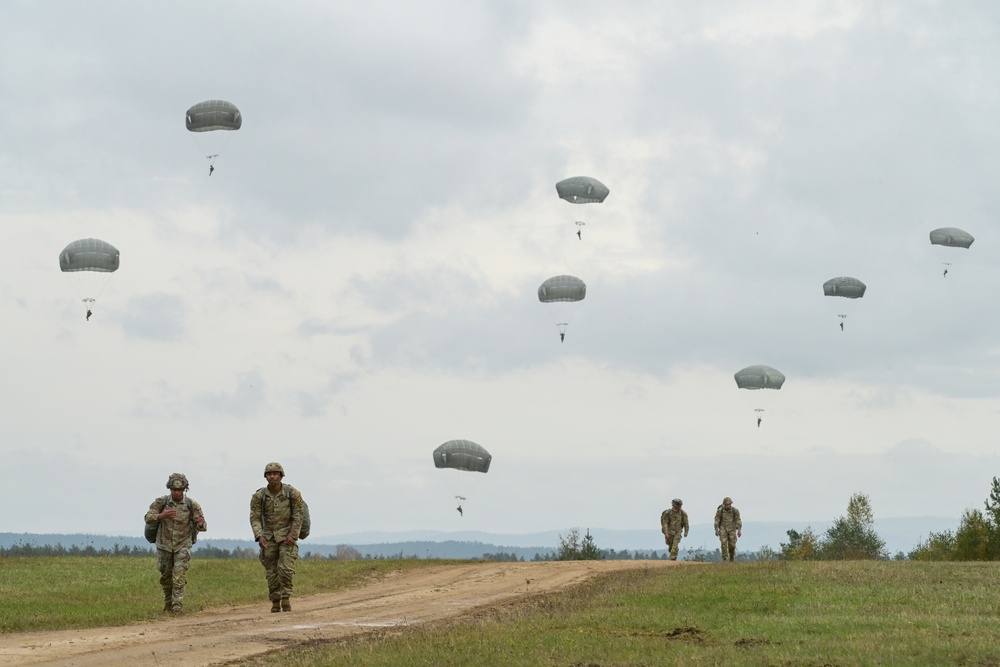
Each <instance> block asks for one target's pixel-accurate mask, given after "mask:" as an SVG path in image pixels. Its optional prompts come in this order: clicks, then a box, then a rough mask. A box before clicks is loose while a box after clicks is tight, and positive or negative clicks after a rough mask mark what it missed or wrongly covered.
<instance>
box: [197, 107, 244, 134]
mask: <svg viewBox="0 0 1000 667" xmlns="http://www.w3.org/2000/svg"><path fill="white" fill-rule="evenodd" d="M185 124H186V125H187V129H188V130H189V131H191V132H212V131H214V130H238V129H240V127H242V126H243V114H241V113H240V110H239V109H237V108H236V105H235V104H233V103H232V102H226V101H225V100H206V101H204V102H199V103H198V104H195V105H194V106H193V107H191V108H190V109H188V110H187V115H186V117H185Z"/></svg>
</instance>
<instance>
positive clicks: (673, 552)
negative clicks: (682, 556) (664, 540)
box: [670, 535, 681, 560]
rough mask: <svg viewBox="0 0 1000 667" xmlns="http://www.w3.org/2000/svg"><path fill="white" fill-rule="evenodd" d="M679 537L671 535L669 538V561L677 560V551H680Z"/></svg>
mask: <svg viewBox="0 0 1000 667" xmlns="http://www.w3.org/2000/svg"><path fill="white" fill-rule="evenodd" d="M680 545H681V536H680V535H671V536H670V560H677V551H678V550H679V549H680Z"/></svg>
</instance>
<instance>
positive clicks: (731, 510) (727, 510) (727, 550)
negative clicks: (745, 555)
mask: <svg viewBox="0 0 1000 667" xmlns="http://www.w3.org/2000/svg"><path fill="white" fill-rule="evenodd" d="M715 535H716V537H718V538H719V541H720V542H721V546H722V562H724V563H725V562H729V563H732V562H733V561H735V560H736V538H738V537H743V520H742V519H741V518H740V511H739V510H738V509H736V508H735V507H733V499H732V498H730V497H729V496H726V497H725V498H723V499H722V504H721V505H719V509H717V510H716V511H715Z"/></svg>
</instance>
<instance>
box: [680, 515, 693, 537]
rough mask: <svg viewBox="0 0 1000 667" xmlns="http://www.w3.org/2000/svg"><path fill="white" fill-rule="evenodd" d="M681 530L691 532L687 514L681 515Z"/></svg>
mask: <svg viewBox="0 0 1000 667" xmlns="http://www.w3.org/2000/svg"><path fill="white" fill-rule="evenodd" d="M681 528H683V529H684V532H687V531H689V530H691V523H690V522H689V521H688V515H687V512H684V514H683V515H681Z"/></svg>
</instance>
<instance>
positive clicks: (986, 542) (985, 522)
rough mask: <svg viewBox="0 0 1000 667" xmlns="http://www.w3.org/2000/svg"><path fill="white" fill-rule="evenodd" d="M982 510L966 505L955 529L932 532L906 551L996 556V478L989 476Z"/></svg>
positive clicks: (999, 493) (999, 486)
mask: <svg viewBox="0 0 1000 667" xmlns="http://www.w3.org/2000/svg"><path fill="white" fill-rule="evenodd" d="M984 505H985V510H986V511H985V512H984V511H983V510H979V509H967V510H965V512H964V513H963V514H962V519H961V520H960V521H959V524H958V528H957V529H955V531H950V530H945V531H943V532H940V533H934V532H932V533H931V534H930V535H928V536H927V539H926V540H924V541H923V542H921V543H920V544H918V545H917V547H916V548H915V549H914V550H913V551H911V552H910V554H909V557H910V559H912V560H923V561H928V560H952V561H974V560H1000V479H997V478H996V477H994V478H993V484H992V487H991V488H990V496H989V498H987V499H986V502H985V503H984Z"/></svg>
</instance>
